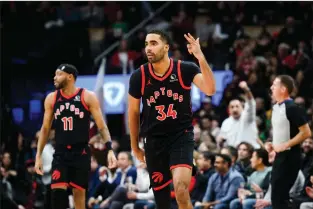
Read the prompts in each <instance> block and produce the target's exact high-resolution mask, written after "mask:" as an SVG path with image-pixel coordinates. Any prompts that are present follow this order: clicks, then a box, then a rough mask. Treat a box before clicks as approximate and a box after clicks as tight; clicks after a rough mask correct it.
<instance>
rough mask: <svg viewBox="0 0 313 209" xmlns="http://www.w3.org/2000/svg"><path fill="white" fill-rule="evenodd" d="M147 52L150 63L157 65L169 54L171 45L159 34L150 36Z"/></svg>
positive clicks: (148, 37) (147, 40)
mask: <svg viewBox="0 0 313 209" xmlns="http://www.w3.org/2000/svg"><path fill="white" fill-rule="evenodd" d="M145 45H146V47H145V52H146V55H147V58H148V61H149V62H150V63H157V62H159V61H160V60H162V59H163V58H164V56H165V55H166V54H167V53H168V50H169V45H168V44H167V43H166V42H165V41H164V40H162V39H161V36H160V35H158V34H148V35H147V36H146V41H145Z"/></svg>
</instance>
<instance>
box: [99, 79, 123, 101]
mask: <svg viewBox="0 0 313 209" xmlns="http://www.w3.org/2000/svg"><path fill="white" fill-rule="evenodd" d="M124 95H125V85H124V84H123V83H121V82H108V83H106V84H104V85H103V97H104V99H105V101H106V102H107V103H108V104H109V105H110V106H117V105H119V104H120V103H121V102H122V100H123V98H124Z"/></svg>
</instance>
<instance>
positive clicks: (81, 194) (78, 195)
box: [73, 189, 86, 201]
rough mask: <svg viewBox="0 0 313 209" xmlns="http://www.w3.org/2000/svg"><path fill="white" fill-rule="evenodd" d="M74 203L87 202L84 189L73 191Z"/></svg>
mask: <svg viewBox="0 0 313 209" xmlns="http://www.w3.org/2000/svg"><path fill="white" fill-rule="evenodd" d="M73 195H74V201H85V198H86V190H84V189H73Z"/></svg>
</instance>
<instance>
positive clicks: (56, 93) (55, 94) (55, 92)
mask: <svg viewBox="0 0 313 209" xmlns="http://www.w3.org/2000/svg"><path fill="white" fill-rule="evenodd" d="M57 96H58V90H55V91H54V98H53V102H52V105H51V106H52V109H54V105H55V103H56V101H57Z"/></svg>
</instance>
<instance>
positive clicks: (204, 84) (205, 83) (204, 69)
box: [184, 33, 216, 96]
mask: <svg viewBox="0 0 313 209" xmlns="http://www.w3.org/2000/svg"><path fill="white" fill-rule="evenodd" d="M184 36H185V38H186V40H187V41H188V44H187V49H188V52H189V53H190V54H193V55H194V56H195V57H196V58H197V59H198V62H199V65H200V69H201V74H200V73H199V74H197V75H196V76H195V77H194V79H193V82H194V84H195V85H196V86H197V87H198V88H199V89H200V90H201V91H202V92H203V93H205V94H206V95H208V96H212V95H214V94H215V92H216V85H215V78H214V74H213V71H212V69H211V67H210V66H209V64H208V62H207V61H206V59H205V56H204V54H203V52H202V50H201V47H200V43H199V38H197V39H194V37H193V36H192V35H191V34H190V33H188V34H187V35H186V34H185V35H184Z"/></svg>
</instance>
